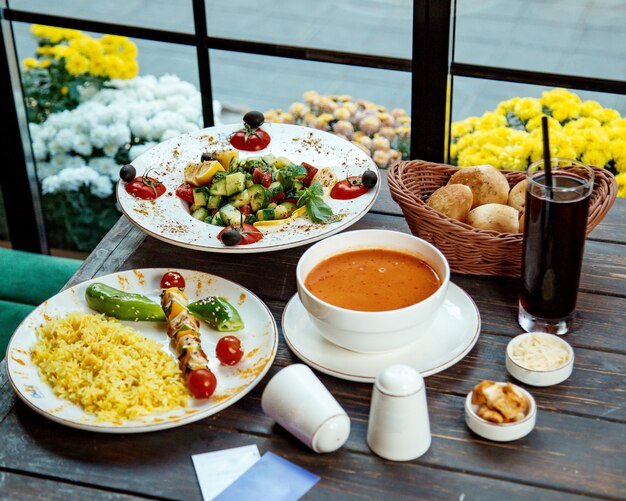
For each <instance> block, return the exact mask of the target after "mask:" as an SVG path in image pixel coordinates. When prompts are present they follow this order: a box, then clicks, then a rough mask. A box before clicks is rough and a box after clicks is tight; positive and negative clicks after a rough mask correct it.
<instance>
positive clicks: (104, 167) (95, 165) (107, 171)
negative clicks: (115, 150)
mask: <svg viewBox="0 0 626 501" xmlns="http://www.w3.org/2000/svg"><path fill="white" fill-rule="evenodd" d="M87 165H88V166H89V167H91V168H92V169H93V170H95V171H96V172H98V173H99V174H104V175H105V176H109V178H111V180H112V181H114V182H116V181H117V180H118V178H119V175H120V165H119V164H118V163H117V162H116V161H115V160H113V159H112V158H111V157H97V158H92V159H91V160H89V163H88V164H87Z"/></svg>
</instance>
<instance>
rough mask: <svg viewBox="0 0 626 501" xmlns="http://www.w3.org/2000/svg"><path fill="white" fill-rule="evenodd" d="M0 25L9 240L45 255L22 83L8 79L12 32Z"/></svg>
mask: <svg viewBox="0 0 626 501" xmlns="http://www.w3.org/2000/svg"><path fill="white" fill-rule="evenodd" d="M0 23H1V25H2V33H1V34H0V151H2V167H0V188H1V189H2V196H3V199H4V212H5V216H6V221H7V226H8V228H9V237H10V239H11V245H12V246H13V248H15V249H20V250H24V251H29V252H36V253H40V254H48V253H49V249H48V240H47V238H46V230H45V225H44V219H43V210H42V206H41V197H40V195H39V187H38V183H37V175H36V172H35V164H34V161H33V155H32V146H31V143H30V134H29V132H28V122H27V120H26V110H25V108H24V106H23V102H24V100H23V93H22V89H21V83H20V81H19V79H18V80H17V81H15V80H14V79H11V75H12V74H16V73H17V72H18V62H17V57H16V52H15V44H14V40H13V30H12V29H11V25H10V23H9V22H8V21H5V20H0ZM13 85H14V86H15V87H14V88H13V87H12V86H13Z"/></svg>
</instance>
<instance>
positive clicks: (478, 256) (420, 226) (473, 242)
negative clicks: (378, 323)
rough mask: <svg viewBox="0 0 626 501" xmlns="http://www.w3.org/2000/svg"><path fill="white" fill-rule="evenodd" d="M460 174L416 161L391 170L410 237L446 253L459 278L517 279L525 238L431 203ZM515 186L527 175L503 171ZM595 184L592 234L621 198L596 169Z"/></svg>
mask: <svg viewBox="0 0 626 501" xmlns="http://www.w3.org/2000/svg"><path fill="white" fill-rule="evenodd" d="M457 170H459V169H458V168H456V167H452V166H449V165H442V164H436V163H431V162H424V161H422V160H411V161H405V162H397V163H395V164H394V165H392V166H391V167H390V168H389V171H388V175H387V180H388V183H389V190H390V191H391V196H392V198H393V199H394V200H395V201H396V203H398V205H400V208H401V209H402V212H403V213H404V217H405V218H406V221H407V223H408V225H409V228H410V229H411V232H412V233H413V234H414V235H416V236H418V237H420V238H423V239H424V240H427V241H428V242H430V243H432V244H434V245H435V246H436V247H437V248H438V249H439V250H440V251H441V252H443V253H444V254H445V256H446V258H447V259H448V262H449V263H450V269H451V270H452V271H454V272H456V273H465V274H470V275H499V276H511V277H518V276H519V275H520V272H521V263H522V239H523V234H521V233H515V234H513V233H498V232H495V231H487V230H480V229H477V228H473V227H472V226H470V225H468V224H465V223H461V222H459V221H456V220H454V219H450V218H449V217H447V216H444V215H443V214H441V213H439V212H437V211H436V210H434V209H433V208H431V207H430V206H428V205H427V204H426V202H427V200H428V197H429V196H430V195H431V193H433V192H434V191H435V190H436V189H437V188H439V187H441V186H444V185H445V184H447V182H448V179H449V178H450V176H451V175H452V174H454V173H455V172H456V171H457ZM502 172H503V174H504V175H505V176H506V178H507V180H508V181H509V185H510V186H511V187H513V186H514V185H515V184H516V183H517V182H519V181H521V180H522V179H524V178H525V177H526V173H525V172H519V171H502ZM594 174H595V182H594V186H593V192H592V194H591V200H590V205H589V218H588V220H587V235H588V234H589V233H590V232H591V230H593V229H594V228H595V227H596V226H597V224H598V223H599V222H600V221H601V220H602V218H603V217H604V216H605V214H606V213H607V212H608V210H609V209H610V208H611V206H612V205H613V202H614V201H615V198H616V196H617V183H616V182H615V178H614V177H613V175H612V174H611V173H610V172H609V171H607V170H605V169H599V168H597V167H594Z"/></svg>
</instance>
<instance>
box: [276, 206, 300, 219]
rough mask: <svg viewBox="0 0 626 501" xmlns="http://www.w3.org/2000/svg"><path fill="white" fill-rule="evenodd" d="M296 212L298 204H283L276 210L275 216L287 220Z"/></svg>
mask: <svg viewBox="0 0 626 501" xmlns="http://www.w3.org/2000/svg"><path fill="white" fill-rule="evenodd" d="M295 210H296V204H294V203H293V202H283V203H282V204H280V205H278V206H277V207H276V208H275V209H274V216H275V217H276V219H287V218H288V217H289V216H291V214H293V211H295Z"/></svg>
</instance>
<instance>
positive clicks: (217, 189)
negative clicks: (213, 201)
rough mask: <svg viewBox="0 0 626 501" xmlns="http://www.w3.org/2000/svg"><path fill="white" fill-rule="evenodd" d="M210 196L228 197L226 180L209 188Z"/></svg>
mask: <svg viewBox="0 0 626 501" xmlns="http://www.w3.org/2000/svg"><path fill="white" fill-rule="evenodd" d="M209 194H210V195H226V178H224V179H220V180H218V181H215V182H214V183H213V184H212V185H211V187H210V188H209Z"/></svg>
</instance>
